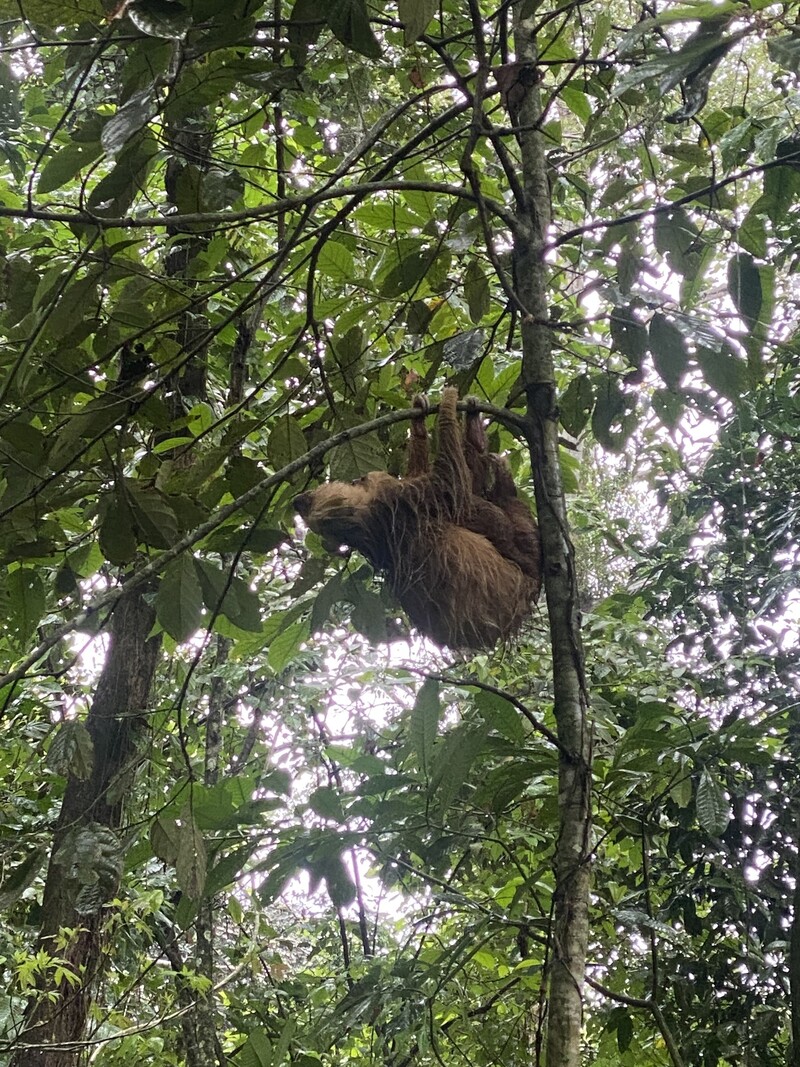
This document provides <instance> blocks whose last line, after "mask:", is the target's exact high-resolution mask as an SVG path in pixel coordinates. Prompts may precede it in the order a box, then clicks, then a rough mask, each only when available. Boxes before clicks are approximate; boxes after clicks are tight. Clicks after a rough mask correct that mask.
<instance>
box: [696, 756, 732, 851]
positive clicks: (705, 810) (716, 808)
mask: <svg viewBox="0 0 800 1067" xmlns="http://www.w3.org/2000/svg"><path fill="white" fill-rule="evenodd" d="M696 806H697V818H698V821H699V822H700V825H701V826H702V827H703V829H704V830H705V831H706V833H708V834H710V835H711V836H712V837H719V836H720V834H723V833H724V832H725V829H726V827H727V825H728V823H729V822H730V805H729V803H728V798H727V797H726V796H725V790H724V789H723V788H722V785H721V784H720V782H719V781H718V780H717V779H716V778H715V777H714V776H713V775H712V774H711V773H710V772H709V771H707V770H703V772H702V773H701V775H700V782H699V784H698V786H697V801H696Z"/></svg>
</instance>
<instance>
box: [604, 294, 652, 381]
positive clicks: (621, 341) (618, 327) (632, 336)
mask: <svg viewBox="0 0 800 1067" xmlns="http://www.w3.org/2000/svg"><path fill="white" fill-rule="evenodd" d="M610 322H611V340H612V341H613V343H614V347H615V348H617V349H619V351H620V352H622V354H623V355H624V356H625V357H626V358H627V359H628V360H629V362H630V363H631V365H632V366H634V367H640V366H641V364H642V360H643V359H644V357H645V355H646V353H647V328H646V326H645V325H644V323H642V322H640V321H639V319H637V318H636V316H635V315H634V313H633V309H632V308H629V307H624V306H622V305H620V306H618V307H615V308H614V309H613V311H612V312H611V320H610Z"/></svg>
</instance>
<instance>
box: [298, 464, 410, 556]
mask: <svg viewBox="0 0 800 1067" xmlns="http://www.w3.org/2000/svg"><path fill="white" fill-rule="evenodd" d="M396 485H399V483H398V481H397V479H396V478H393V477H392V476H391V474H386V472H385V471H371V472H370V473H369V474H367V475H365V476H364V477H363V478H359V479H358V481H355V482H349V483H348V482H328V483H327V484H326V485H321V486H320V487H319V488H318V489H314V490H313V491H312V492H310V493H301V495H300V496H298V497H295V501H294V506H295V508H296V509H297V512H298V514H299V515H300V516H301V518H302V519H303V520H304V522H305V523H306V524H307V525H308V527H309V529H311V530H313V531H314V533H317V534H320V535H321V536H322V537H324V538H325V539H326V540H327V541H338V543H340V544H350V545H354V546H356V547H357V546H358V534H359V532H363V530H364V526H365V524H366V522H367V521H368V519H369V513H370V508H371V507H372V504H373V503H374V501H375V499H376V497H377V496H378V494H379V493H380V491H381V490H382V489H385V488H386V487H388V486H396Z"/></svg>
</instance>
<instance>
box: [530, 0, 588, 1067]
mask: <svg viewBox="0 0 800 1067" xmlns="http://www.w3.org/2000/svg"><path fill="white" fill-rule="evenodd" d="M534 10H535V5H534V4H532V3H528V2H525V0H523V2H522V3H520V4H518V5H517V9H516V19H515V44H516V54H517V61H518V62H519V63H520V64H522V66H521V68H520V70H521V76H520V81H519V83H518V92H517V93H516V97H515V101H514V103H515V109H514V111H515V113H514V114H513V115H512V121H514V123H515V125H516V126H517V127H518V132H517V137H518V141H519V145H520V152H521V160H522V163H521V176H522V186H523V196H524V202H523V204H522V205H521V206H520V208H519V209H518V212H517V221H518V227H517V232H516V235H515V241H514V288H515V293H516V296H517V298H518V300H519V303H520V304H521V306H522V309H523V310H522V311H521V312H520V314H521V317H522V349H523V366H522V375H523V383H524V386H525V391H526V396H527V400H528V411H527V423H528V431H527V436H528V443H529V446H530V449H531V456H532V461H533V471H534V487H535V493H536V506H537V511H538V518H539V527H540V531H541V538H542V549H543V555H544V587H545V593H546V598H547V610H548V616H549V624H550V640H551V645H552V650H553V688H554V708H555V717H556V724H557V732H558V738H559V741H560V742H561V746H562V747H561V749H560V752H559V795H558V799H559V832H558V841H557V844H556V854H555V861H554V873H555V895H554V903H553V927H552V932H551V937H550V949H549V952H550V958H549V968H548V978H549V995H548V1015H547V1064H548V1067H578V1064H579V1063H580V1048H581V1029H582V1016H583V986H584V974H585V966H586V945H587V941H588V934H589V922H588V901H589V850H590V845H589V835H590V827H591V795H590V794H591V769H590V762H591V737H590V728H589V722H588V698H587V692H586V683H585V676H584V656H583V648H582V645H581V638H580V614H579V606H578V605H579V598H578V583H577V576H576V573H575V559H574V552H573V549H572V544H571V540H570V534H569V527H568V523H567V513H566V504H565V500H564V489H563V485H562V481H561V469H560V465H559V451H558V448H559V446H558V407H557V403H556V387H555V373H554V367H553V356H552V345H553V340H552V333H551V330H550V328H549V326H548V299H547V291H548V286H547V266H546V263H545V260H544V249H545V244H546V240H547V233H548V227H549V225H550V211H551V205H550V190H549V183H548V176H547V167H546V159H545V153H544V143H543V138H542V135H541V134H540V132H539V123H540V119H541V103H540V99H539V93H538V90H537V89H536V77H535V70H536V60H537V51H536V39H535V17H534ZM517 104H518V111H517V110H516V105H517Z"/></svg>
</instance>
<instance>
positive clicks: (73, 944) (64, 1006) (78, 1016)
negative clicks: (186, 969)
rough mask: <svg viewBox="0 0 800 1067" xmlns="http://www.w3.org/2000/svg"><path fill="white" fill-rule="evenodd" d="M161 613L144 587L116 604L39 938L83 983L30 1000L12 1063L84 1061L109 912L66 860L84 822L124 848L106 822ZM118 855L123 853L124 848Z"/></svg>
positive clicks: (47, 989) (134, 730) (56, 844)
mask: <svg viewBox="0 0 800 1067" xmlns="http://www.w3.org/2000/svg"><path fill="white" fill-rule="evenodd" d="M154 618H155V616H154V612H153V610H152V608H151V607H150V606H149V605H148V604H146V603H145V601H144V599H143V596H142V593H141V590H136V591H135V592H133V593H130V594H128V595H127V596H124V597H123V598H122V599H121V600H120V601H119V603H118V604H117V607H116V609H115V611H114V617H113V620H112V625H111V644H110V647H109V650H108V654H107V656H106V662H105V666H104V667H103V670H102V672H101V674H100V680H99V682H98V684H97V690H96V692H95V696H94V700H93V702H92V706H91V709H90V711H89V714H88V716H87V718H86V729H87V731H88V733H89V736H90V737H91V739H92V743H93V745H94V760H93V765H92V772H91V775H90V776H89V777H88V778H87V779H86V780H85V781H83V780H81V779H80V778H77V777H75V776H74V775H72V776H70V778H69V781H68V782H67V788H66V792H65V795H64V802H63V804H62V806H61V812H60V814H59V819H58V825H57V827H56V832H55V835H54V839H53V848H52V852H51V854H50V864H49V867H48V871H47V880H46V882H45V888H44V901H43V904H42V915H43V918H42V928H41V931H40V935H39V943H38V947H39V948H41V949H43V950H44V951H45V952H46V953H48V954H50V955H57V956H60V957H61V958H63V959H65V960H66V963H67V966H68V967H69V968H70V969H71V970H72V971H74V972H75V973H76V974H78V975H79V976H80V984H79V985H77V986H76V987H74V988H73V987H72V986H70V985H69V984H68V983H66V982H62V983H61V984H60V985H53V984H42V986H41V987H40V989H39V990H38V996H37V997H36V998H35V999H33V1000H31V1002H30V1006H29V1009H28V1013H27V1016H26V1020H25V1027H24V1030H23V1032H22V1034H21V1037H20V1042H19V1047H18V1049H17V1051H16V1052H15V1054H14V1056H13V1058H12V1060H11V1064H12V1067H71V1065H73V1064H76V1063H78V1061H79V1056H80V1046H77V1045H75V1042H79V1041H80V1040H81V1039H82V1038H83V1037H84V1036H85V1026H86V1019H87V1015H88V1012H89V1008H90V1006H91V1003H92V994H93V986H94V983H95V979H96V977H97V974H98V971H99V970H100V965H101V963H102V958H103V939H102V926H103V917H104V916H103V909H102V907H97V908H96V909H95V910H94V911H93V912H91V913H90V914H82V913H79V912H78V911H76V908H75V905H76V896H77V893H78V892H79V891H80V888H81V886H80V884H79V883H77V884H76V882H75V880H74V879H71V878H70V877H69V876H68V873H69V872H68V867H67V864H66V863H65V860H68V859H69V855H68V853H69V844H70V841H73V840H74V839H75V835H76V834H77V833H78V832H79V831H80V828H81V827H85V828H87V833H88V834H93V835H95V836H96V837H97V838H99V839H102V840H103V842H104V845H105V847H111V848H116V849H117V850H118V843H116V842H115V841H114V838H113V835H112V834H108V835H107V836H106V835H103V834H102V829H101V828H106V829H107V830H110V831H113V830H115V829H117V828H118V827H119V826H120V822H121V817H122V808H123V801H124V799H125V795H124V792H123V790H122V789H121V783H122V782H123V781H124V778H123V777H122V773H123V772H124V771H126V770H128V769H129V768H130V766H131V760H132V759H133V758H134V757H135V750H136V739H137V734H139V733H140V732H141V717H140V715H141V712H142V711H143V710H144V708H145V705H146V703H147V698H148V694H149V692H150V685H151V683H152V679H153V674H154V672H155V667H156V660H157V657H158V649H159V641H158V640H157V639H154V638H150V639H148V634H149V633H150V631H151V629H152V626H153V622H154ZM64 846H65V847H64ZM62 847H63V850H62ZM65 853H67V855H65ZM112 859H120V860H121V856H117V857H112ZM109 895H110V894H109V893H106V894H105V896H106V897H108V896H109ZM64 927H70V928H72V929H74V930H75V933H74V934H73V935H72V937H71V938H70V940H69V943H68V945H67V947H66V948H65V949H58V948H56V945H55V941H54V939H55V938H56V937H57V935H58V932H59V930H61V929H63V928H64Z"/></svg>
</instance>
